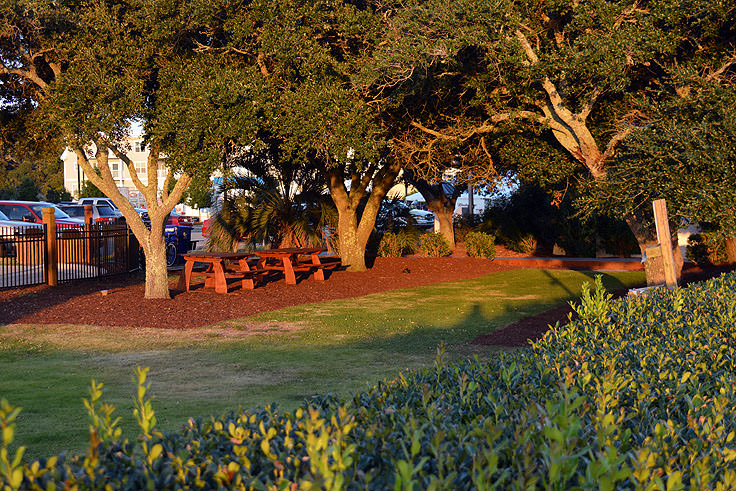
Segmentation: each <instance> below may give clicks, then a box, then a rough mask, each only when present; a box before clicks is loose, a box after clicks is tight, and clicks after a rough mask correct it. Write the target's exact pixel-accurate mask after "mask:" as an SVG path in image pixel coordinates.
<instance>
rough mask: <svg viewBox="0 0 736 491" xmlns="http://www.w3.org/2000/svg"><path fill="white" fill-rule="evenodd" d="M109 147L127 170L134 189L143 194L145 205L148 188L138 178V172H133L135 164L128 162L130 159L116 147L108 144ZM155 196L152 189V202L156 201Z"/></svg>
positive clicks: (147, 199) (147, 200)
mask: <svg viewBox="0 0 736 491" xmlns="http://www.w3.org/2000/svg"><path fill="white" fill-rule="evenodd" d="M109 147H110V150H112V153H114V154H115V156H116V157H117V158H119V159H120V160H121V161H122V162H123V163H124V164H125V166H126V167H127V168H128V173H130V179H131V180H132V181H133V184H134V185H135V187H136V188H138V190H140V192H142V193H143V195H144V196H145V197H146V203H148V202H149V198H150V193H149V187H148V186H146V185H145V184H143V182H142V181H141V180H140V178H139V177H138V172H137V171H136V170H135V164H134V163H133V161H132V160H130V158H129V157H128V156H127V155H125V154H124V153H123V152H121V151H120V149H119V148H118V147H117V145H113V144H110V145H109ZM155 194H156V190H155V189H154V196H153V201H156V196H155ZM149 205H150V203H149Z"/></svg>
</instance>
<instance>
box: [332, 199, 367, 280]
mask: <svg viewBox="0 0 736 491" xmlns="http://www.w3.org/2000/svg"><path fill="white" fill-rule="evenodd" d="M339 214H340V217H339V219H338V222H337V237H338V251H339V253H340V260H341V262H342V265H343V266H346V267H347V270H348V271H365V270H366V269H367V268H366V265H365V246H366V244H367V243H368V240H367V239H366V240H365V241H363V240H361V239H360V237H359V234H358V214H357V211H356V210H355V209H351V208H347V209H343V210H341V211H339Z"/></svg>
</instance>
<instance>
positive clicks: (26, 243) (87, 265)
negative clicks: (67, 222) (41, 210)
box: [0, 222, 140, 288]
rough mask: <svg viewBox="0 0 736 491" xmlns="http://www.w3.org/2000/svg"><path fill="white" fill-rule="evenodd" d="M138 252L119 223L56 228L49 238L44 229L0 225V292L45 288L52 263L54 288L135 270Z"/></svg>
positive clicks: (127, 232)
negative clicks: (54, 266) (22, 288)
mask: <svg viewBox="0 0 736 491" xmlns="http://www.w3.org/2000/svg"><path fill="white" fill-rule="evenodd" d="M53 239H55V240H53ZM139 249H140V248H139V246H138V241H137V240H135V237H134V236H133V234H132V233H131V232H130V229H129V228H128V227H127V225H126V224H125V223H104V222H103V223H92V224H89V225H87V226H86V227H78V228H77V227H72V228H56V230H54V231H53V232H52V233H51V234H49V233H48V230H47V227H46V225H43V226H41V225H36V226H33V225H29V226H28V227H20V228H18V227H4V226H1V225H0V288H13V287H20V286H30V285H38V284H42V283H46V282H48V281H49V278H50V276H49V271H50V269H49V268H50V267H52V264H50V263H54V261H53V259H54V257H55V258H56V261H55V265H56V268H55V269H53V268H52V272H53V271H55V277H56V278H57V281H58V282H59V283H64V282H69V281H74V280H83V279H90V278H101V277H104V276H110V275H115V274H120V273H127V272H130V271H133V270H135V269H138V267H139V258H140V254H139ZM53 277H54V275H53V274H52V275H51V278H53Z"/></svg>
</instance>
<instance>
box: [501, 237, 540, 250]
mask: <svg viewBox="0 0 736 491" xmlns="http://www.w3.org/2000/svg"><path fill="white" fill-rule="evenodd" d="M506 247H508V248H509V249H511V250H512V251H515V252H520V253H522V254H530V253H532V252H534V251H536V250H537V238H536V237H534V236H533V235H532V234H522V235H519V236H517V237H513V238H508V239H506Z"/></svg>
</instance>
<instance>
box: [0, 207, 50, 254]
mask: <svg viewBox="0 0 736 491" xmlns="http://www.w3.org/2000/svg"><path fill="white" fill-rule="evenodd" d="M29 230H30V231H34V232H36V233H38V232H41V233H42V231H43V225H39V224H37V223H29V222H21V221H17V220H10V219H9V218H8V217H7V215H5V214H4V213H3V212H1V211H0V257H8V256H12V255H14V254H15V244H14V242H15V238H16V236H18V235H21V234H25V233H28V231H29Z"/></svg>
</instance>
